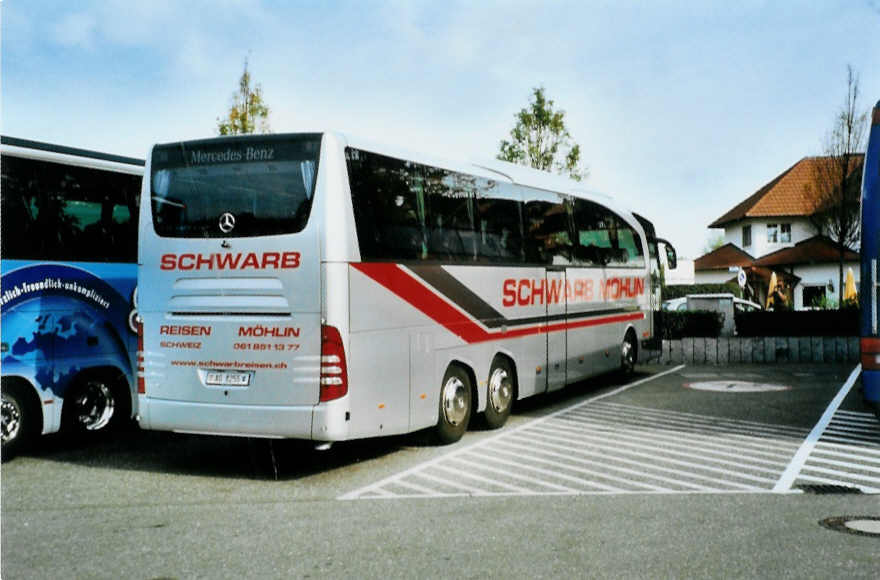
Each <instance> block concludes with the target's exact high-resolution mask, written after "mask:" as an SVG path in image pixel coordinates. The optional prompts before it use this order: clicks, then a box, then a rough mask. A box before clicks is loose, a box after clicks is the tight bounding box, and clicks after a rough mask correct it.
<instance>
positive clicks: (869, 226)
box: [859, 102, 880, 417]
mask: <svg viewBox="0 0 880 580" xmlns="http://www.w3.org/2000/svg"><path fill="white" fill-rule="evenodd" d="M878 261H880V102H878V103H877V105H876V106H875V107H874V111H873V113H872V115H871V132H870V134H869V136H868V149H867V152H866V153H865V170H864V174H863V176H862V276H861V288H860V291H859V296H860V297H861V312H862V321H861V331H862V332H861V335H862V340H861V347H862V386H863V388H864V395H865V402H866V403H867V404H868V405H869V406H871V407H873V409H874V412H875V413H876V414H877V416H878V417H880V328H878V324H880V320H878V319H880V312H878V311H880V302H878V296H877V295H878V293H880V277H878Z"/></svg>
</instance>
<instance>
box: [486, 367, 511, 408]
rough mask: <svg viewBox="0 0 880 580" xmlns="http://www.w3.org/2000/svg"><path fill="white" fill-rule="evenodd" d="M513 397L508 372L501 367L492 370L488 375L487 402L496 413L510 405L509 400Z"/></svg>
mask: <svg viewBox="0 0 880 580" xmlns="http://www.w3.org/2000/svg"><path fill="white" fill-rule="evenodd" d="M512 397H513V385H512V384H511V381H510V374H509V373H508V372H507V371H506V370H505V369H502V368H497V369H495V370H494V371H492V376H491V377H489V404H490V405H492V408H493V409H494V410H495V412H496V413H499V414H500V413H504V412H505V411H506V410H507V408H508V407H509V406H510V400H511V398H512Z"/></svg>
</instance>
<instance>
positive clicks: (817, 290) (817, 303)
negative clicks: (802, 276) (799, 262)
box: [804, 284, 825, 308]
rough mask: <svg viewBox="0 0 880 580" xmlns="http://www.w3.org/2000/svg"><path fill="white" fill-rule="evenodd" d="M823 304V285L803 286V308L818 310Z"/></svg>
mask: <svg viewBox="0 0 880 580" xmlns="http://www.w3.org/2000/svg"><path fill="white" fill-rule="evenodd" d="M824 302H825V285H824V284H823V285H822V286H804V308H820V307H821V306H823V305H824Z"/></svg>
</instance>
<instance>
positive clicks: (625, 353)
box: [620, 331, 636, 375]
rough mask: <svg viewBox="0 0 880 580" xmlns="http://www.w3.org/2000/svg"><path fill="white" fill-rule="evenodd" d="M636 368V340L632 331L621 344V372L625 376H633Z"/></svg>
mask: <svg viewBox="0 0 880 580" xmlns="http://www.w3.org/2000/svg"><path fill="white" fill-rule="evenodd" d="M635 368H636V338H635V335H634V334H633V333H632V331H629V332H627V333H626V336H624V337H623V342H622V343H621V344H620V370H621V372H622V373H623V374H624V375H629V374H632V372H633V371H634V370H635Z"/></svg>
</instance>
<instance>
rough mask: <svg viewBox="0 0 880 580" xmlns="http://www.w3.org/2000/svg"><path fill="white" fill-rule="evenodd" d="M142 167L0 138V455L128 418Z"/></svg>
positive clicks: (132, 388) (132, 386)
mask: <svg viewBox="0 0 880 580" xmlns="http://www.w3.org/2000/svg"><path fill="white" fill-rule="evenodd" d="M143 165H144V162H143V161H142V160H140V159H132V158H128V157H121V156H116V155H108V154H104V153H97V152H93V151H84V150H81V149H73V148H69V147H61V146H57V145H50V144H47V143H39V142H35V141H28V140H24V139H15V138H11V137H5V136H4V137H0V173H2V183H0V198H2V208H0V210H2V213H0V216H2V228H0V230H2V240H0V244H2V245H0V253H2V260H0V339H2V344H0V380H2V399H3V400H2V416H3V417H2V418H3V426H2V444H3V446H2V454H3V459H4V460H5V459H7V458H10V457H12V456H14V455H15V454H16V453H17V452H18V451H20V450H21V449H22V447H24V446H25V445H27V444H28V442H30V441H31V440H32V439H33V438H34V437H35V436H37V435H39V434H41V433H43V434H45V433H52V432H55V431H58V430H59V429H65V430H71V431H73V432H81V433H87V432H97V431H102V430H106V429H112V428H114V427H116V426H118V425H121V424H125V423H128V422H130V420H131V418H132V417H133V415H134V413H135V411H136V409H135V408H134V407H135V405H136V401H137V395H136V392H135V381H134V380H133V376H132V368H133V367H134V364H133V363H134V360H133V357H134V356H135V354H134V353H135V352H136V348H137V334H136V331H137V327H136V325H135V322H136V321H135V317H136V312H135V299H136V290H135V283H136V281H137V264H136V261H137V223H138V218H137V215H138V198H139V193H140V186H141V178H142V175H143Z"/></svg>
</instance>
